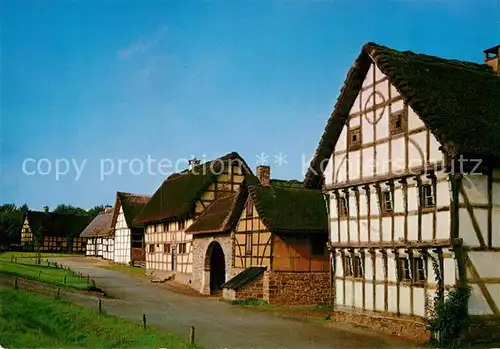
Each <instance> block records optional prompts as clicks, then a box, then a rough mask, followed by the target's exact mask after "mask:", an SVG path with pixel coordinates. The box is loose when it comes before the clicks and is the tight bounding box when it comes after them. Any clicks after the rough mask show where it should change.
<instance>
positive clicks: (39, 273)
mask: <svg viewBox="0 0 500 349" xmlns="http://www.w3.org/2000/svg"><path fill="white" fill-rule="evenodd" d="M41 274H42V272H41V271H39V272H38V280H40V275H41Z"/></svg>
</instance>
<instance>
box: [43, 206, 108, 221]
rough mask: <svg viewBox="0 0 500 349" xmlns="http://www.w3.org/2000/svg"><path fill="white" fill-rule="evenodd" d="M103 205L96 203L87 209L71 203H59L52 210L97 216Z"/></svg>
mask: <svg viewBox="0 0 500 349" xmlns="http://www.w3.org/2000/svg"><path fill="white" fill-rule="evenodd" d="M104 207H105V206H104V205H98V206H94V207H92V208H90V209H88V210H86V209H84V208H81V207H76V206H72V205H66V204H60V205H57V206H56V208H55V209H54V210H53V211H52V212H54V213H63V214H85V215H89V216H91V217H92V218H94V217H95V216H97V215H98V214H99V212H102V211H103V210H104Z"/></svg>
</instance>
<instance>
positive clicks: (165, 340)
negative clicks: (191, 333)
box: [0, 288, 199, 349]
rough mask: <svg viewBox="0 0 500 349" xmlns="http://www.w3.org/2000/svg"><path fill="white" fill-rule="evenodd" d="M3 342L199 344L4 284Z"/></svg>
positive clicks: (0, 292) (0, 295) (0, 300)
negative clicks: (17, 289)
mask: <svg viewBox="0 0 500 349" xmlns="http://www.w3.org/2000/svg"><path fill="white" fill-rule="evenodd" d="M0 342H1V343H0V345H2V346H4V347H6V348H169V349H176V348H199V347H196V346H191V345H190V344H189V343H188V342H187V341H186V340H183V339H181V338H179V337H177V336H176V335H173V334H170V333H167V332H163V331H160V330H157V329H154V328H149V327H148V328H146V329H144V328H143V327H142V325H141V324H137V323H135V322H133V321H130V320H126V319H121V318H119V317H116V316H111V315H107V314H99V313H97V312H96V311H92V310H89V309H86V308H83V307H80V306H77V305H73V304H71V303H70V302H67V301H56V300H54V299H53V298H49V297H45V296H41V295H37V294H34V293H30V292H24V291H14V290H10V289H2V288H0Z"/></svg>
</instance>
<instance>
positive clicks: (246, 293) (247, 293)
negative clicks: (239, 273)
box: [231, 275, 263, 300]
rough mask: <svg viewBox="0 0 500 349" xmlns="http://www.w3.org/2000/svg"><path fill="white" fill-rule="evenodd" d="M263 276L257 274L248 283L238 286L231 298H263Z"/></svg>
mask: <svg viewBox="0 0 500 349" xmlns="http://www.w3.org/2000/svg"><path fill="white" fill-rule="evenodd" d="M262 281H263V276H262V275H261V276H259V277H257V278H255V279H254V280H252V281H250V282H249V283H247V284H245V285H243V286H241V287H238V289H237V290H236V291H235V292H234V295H233V296H232V297H233V298H232V299H231V300H245V299H263V287H262V286H263V282H262Z"/></svg>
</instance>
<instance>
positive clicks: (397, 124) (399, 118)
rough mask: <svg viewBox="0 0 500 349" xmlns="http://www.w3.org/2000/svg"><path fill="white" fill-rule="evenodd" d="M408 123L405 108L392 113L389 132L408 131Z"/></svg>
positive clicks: (393, 133) (394, 133)
mask: <svg viewBox="0 0 500 349" xmlns="http://www.w3.org/2000/svg"><path fill="white" fill-rule="evenodd" d="M406 125H407V120H406V113H405V112H404V110H401V111H399V112H397V113H394V114H392V115H391V120H390V125H389V133H390V134H391V135H396V134H399V133H404V132H405V131H406Z"/></svg>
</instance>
